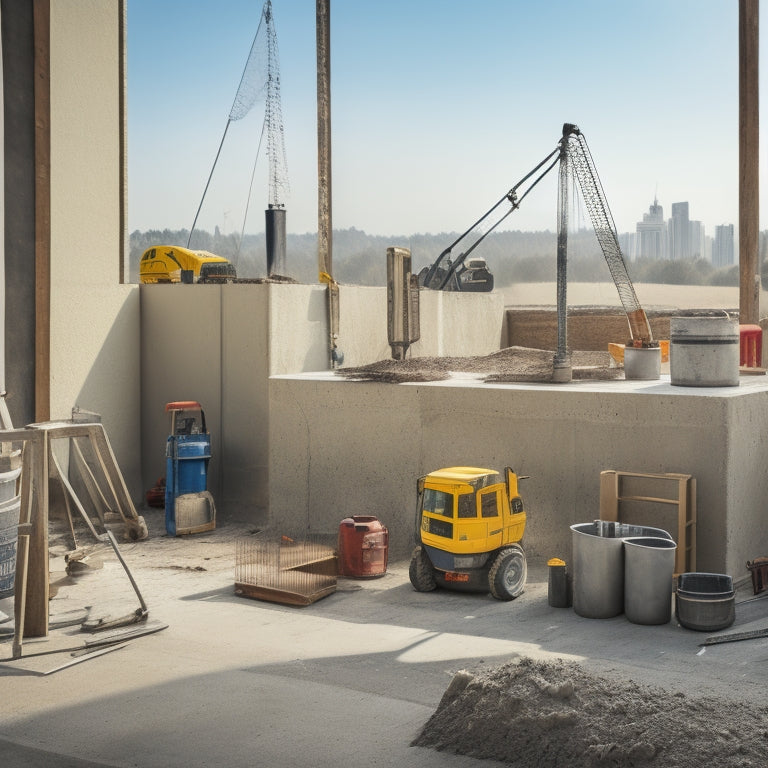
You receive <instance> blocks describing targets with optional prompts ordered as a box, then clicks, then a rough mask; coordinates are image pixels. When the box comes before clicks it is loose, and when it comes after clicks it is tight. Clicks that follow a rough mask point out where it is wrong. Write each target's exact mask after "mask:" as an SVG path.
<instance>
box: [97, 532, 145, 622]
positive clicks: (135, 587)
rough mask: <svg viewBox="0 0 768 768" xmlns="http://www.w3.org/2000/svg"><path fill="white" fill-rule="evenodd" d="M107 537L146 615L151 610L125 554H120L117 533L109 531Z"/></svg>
mask: <svg viewBox="0 0 768 768" xmlns="http://www.w3.org/2000/svg"><path fill="white" fill-rule="evenodd" d="M107 537H108V538H109V543H110V544H111V545H112V549H113V550H114V551H115V555H116V556H117V559H118V560H119V561H120V565H122V566H123V569H124V570H125V575H126V576H127V577H128V580H129V581H130V582H131V586H132V587H133V591H134V592H135V593H136V597H138V598H139V605H140V606H141V612H142V614H143V615H144V616H146V615H147V614H148V613H149V610H148V609H147V604H146V603H145V602H144V598H143V597H142V596H141V592H139V587H138V585H137V584H136V580H135V579H134V578H133V574H132V573H131V572H130V570H129V569H128V566H127V565H126V562H125V560H123V556H122V555H121V554H120V550H119V549H118V548H117V541H115V534H114V533H112V531H107Z"/></svg>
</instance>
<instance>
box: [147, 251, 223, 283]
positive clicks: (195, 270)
mask: <svg viewBox="0 0 768 768" xmlns="http://www.w3.org/2000/svg"><path fill="white" fill-rule="evenodd" d="M236 277H237V272H236V270H235V265H234V264H232V262H231V261H229V259H225V258H224V257H223V256H216V254H214V253H210V252H209V251H191V250H190V249H189V248H182V247H181V246H179V245H155V246H152V248H147V250H146V251H144V253H143V254H142V256H141V262H139V279H140V280H141V282H142V283H226V282H228V281H230V280H234V279H235V278H236Z"/></svg>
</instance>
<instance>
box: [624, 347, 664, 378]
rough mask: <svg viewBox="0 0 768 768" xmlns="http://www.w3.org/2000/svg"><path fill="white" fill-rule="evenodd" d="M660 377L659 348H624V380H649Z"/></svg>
mask: <svg viewBox="0 0 768 768" xmlns="http://www.w3.org/2000/svg"><path fill="white" fill-rule="evenodd" d="M660 377H661V347H625V349H624V378H625V379H637V380H650V379H658V378H660Z"/></svg>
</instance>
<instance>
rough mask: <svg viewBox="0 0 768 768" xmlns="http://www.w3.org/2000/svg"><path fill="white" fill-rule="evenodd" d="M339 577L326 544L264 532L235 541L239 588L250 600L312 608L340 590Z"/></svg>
mask: <svg viewBox="0 0 768 768" xmlns="http://www.w3.org/2000/svg"><path fill="white" fill-rule="evenodd" d="M337 574H338V564H337V558H336V552H335V550H334V548H333V547H331V546H329V545H328V544H326V543H323V542H319V541H311V540H306V541H295V540H293V539H290V538H288V537H286V536H280V537H278V536H275V535H270V534H264V533H261V534H256V535H253V536H240V537H238V538H237V539H236V540H235V589H236V591H237V592H238V593H239V594H243V595H245V596H247V597H255V598H257V599H260V600H269V601H272V602H278V603H288V604H292V605H308V604H309V603H312V602H315V600H319V599H320V598H321V597H325V596H326V595H329V594H331V593H332V592H334V591H335V590H336V581H337Z"/></svg>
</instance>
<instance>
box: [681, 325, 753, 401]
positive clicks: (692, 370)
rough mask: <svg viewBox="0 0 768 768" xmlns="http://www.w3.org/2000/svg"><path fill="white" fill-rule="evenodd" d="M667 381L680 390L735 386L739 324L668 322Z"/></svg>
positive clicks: (737, 376)
mask: <svg viewBox="0 0 768 768" xmlns="http://www.w3.org/2000/svg"><path fill="white" fill-rule="evenodd" d="M669 329H670V334H669V377H670V382H671V383H672V384H676V385H678V386H682V387H737V386H738V385H739V354H740V353H739V324H738V322H737V321H736V320H731V318H730V317H729V316H728V315H724V316H720V317H672V318H670V320H669Z"/></svg>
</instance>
